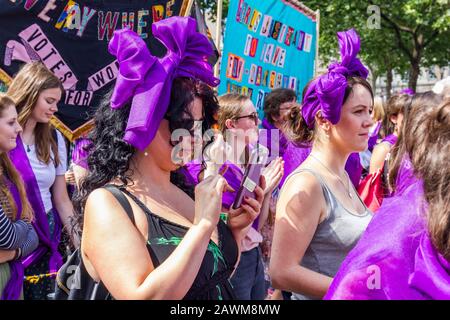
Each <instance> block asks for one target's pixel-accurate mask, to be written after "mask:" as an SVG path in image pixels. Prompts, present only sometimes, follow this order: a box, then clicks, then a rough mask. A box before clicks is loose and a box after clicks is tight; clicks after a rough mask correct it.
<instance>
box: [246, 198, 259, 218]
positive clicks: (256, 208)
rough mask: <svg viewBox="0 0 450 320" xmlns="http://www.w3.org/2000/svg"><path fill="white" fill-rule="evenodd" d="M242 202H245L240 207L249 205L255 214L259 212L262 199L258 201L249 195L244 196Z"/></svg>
mask: <svg viewBox="0 0 450 320" xmlns="http://www.w3.org/2000/svg"><path fill="white" fill-rule="evenodd" d="M244 202H245V203H244V204H243V205H242V208H244V209H245V206H249V207H251V208H252V210H253V211H254V212H256V213H257V214H259V212H260V211H261V202H262V201H261V202H259V201H258V200H257V199H252V198H249V197H245V198H244ZM246 211H247V210H246Z"/></svg>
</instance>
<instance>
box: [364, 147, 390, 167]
mask: <svg viewBox="0 0 450 320" xmlns="http://www.w3.org/2000/svg"><path fill="white" fill-rule="evenodd" d="M390 150H391V145H390V144H389V143H388V142H383V143H380V144H377V145H376V146H375V148H373V152H372V157H371V158H370V169H369V173H374V172H376V171H377V170H378V169H381V168H383V164H384V160H385V159H386V156H387V154H388V153H389V151H390Z"/></svg>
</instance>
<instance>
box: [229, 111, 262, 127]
mask: <svg viewBox="0 0 450 320" xmlns="http://www.w3.org/2000/svg"><path fill="white" fill-rule="evenodd" d="M243 118H249V119H253V121H254V122H255V124H258V120H259V118H258V114H257V113H256V112H252V113H250V114H248V115H246V116H240V117H236V118H234V120H239V119H243Z"/></svg>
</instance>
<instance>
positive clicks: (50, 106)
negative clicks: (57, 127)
mask: <svg viewBox="0 0 450 320" xmlns="http://www.w3.org/2000/svg"><path fill="white" fill-rule="evenodd" d="M61 95H62V92H61V89H60V88H51V89H46V90H43V91H42V92H41V93H40V94H39V97H38V99H37V101H36V104H35V106H34V109H33V112H32V113H31V117H32V118H33V119H34V120H35V121H36V122H38V123H48V122H49V121H50V119H51V118H52V117H53V115H54V114H55V112H57V111H58V102H59V101H60V100H61Z"/></svg>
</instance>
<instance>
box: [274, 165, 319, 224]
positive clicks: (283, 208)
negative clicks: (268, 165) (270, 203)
mask: <svg viewBox="0 0 450 320" xmlns="http://www.w3.org/2000/svg"><path fill="white" fill-rule="evenodd" d="M323 202H324V198H323V192H322V187H321V185H320V182H319V181H318V180H317V178H316V177H315V176H314V175H313V174H312V173H311V172H308V171H303V172H299V173H295V174H294V175H293V176H291V177H290V178H289V179H288V180H287V181H286V183H285V185H284V186H283V188H282V191H281V194H280V198H279V201H278V205H277V215H278V212H279V213H280V214H281V215H283V214H289V212H291V213H293V214H295V215H296V216H300V215H305V214H312V215H314V216H315V215H317V216H320V214H321V212H322V208H323V205H322V204H323Z"/></svg>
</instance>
